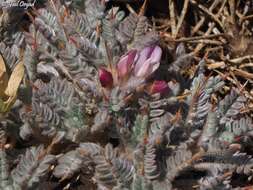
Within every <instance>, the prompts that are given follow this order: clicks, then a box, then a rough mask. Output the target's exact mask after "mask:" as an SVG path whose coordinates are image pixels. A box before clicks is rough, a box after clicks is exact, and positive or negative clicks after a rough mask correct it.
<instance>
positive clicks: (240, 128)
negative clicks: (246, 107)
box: [225, 116, 253, 136]
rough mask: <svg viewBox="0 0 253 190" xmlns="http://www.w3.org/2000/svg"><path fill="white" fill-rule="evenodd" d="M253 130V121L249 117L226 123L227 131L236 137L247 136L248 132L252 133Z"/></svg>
mask: <svg viewBox="0 0 253 190" xmlns="http://www.w3.org/2000/svg"><path fill="white" fill-rule="evenodd" d="M252 129H253V124H252V119H251V118H250V117H247V116H246V117H242V118H240V119H238V120H234V121H231V122H226V123H225V130H226V131H229V132H232V133H233V134H234V135H235V136H241V135H247V132H250V131H252Z"/></svg>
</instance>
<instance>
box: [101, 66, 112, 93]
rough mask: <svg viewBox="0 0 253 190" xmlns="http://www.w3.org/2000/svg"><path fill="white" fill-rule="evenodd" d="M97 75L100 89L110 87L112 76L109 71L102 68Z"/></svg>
mask: <svg viewBox="0 0 253 190" xmlns="http://www.w3.org/2000/svg"><path fill="white" fill-rule="evenodd" d="M98 75H99V80H100V83H101V86H102V87H105V88H108V87H109V88H110V87H112V85H113V78H112V74H111V73H110V72H109V71H107V70H106V69H104V68H101V69H99V71H98Z"/></svg>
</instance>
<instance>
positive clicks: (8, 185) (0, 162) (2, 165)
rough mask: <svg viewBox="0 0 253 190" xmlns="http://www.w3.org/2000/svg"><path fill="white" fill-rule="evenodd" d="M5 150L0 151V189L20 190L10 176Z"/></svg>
mask: <svg viewBox="0 0 253 190" xmlns="http://www.w3.org/2000/svg"><path fill="white" fill-rule="evenodd" d="M9 164H10V163H9V161H8V158H7V155H6V152H5V150H0V181H1V182H0V187H1V189H3V190H15V189H17V190H19V189H20V190H21V186H19V185H18V184H15V183H14V182H13V180H12V178H11V175H10V166H9Z"/></svg>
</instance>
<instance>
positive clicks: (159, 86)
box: [150, 80, 169, 94]
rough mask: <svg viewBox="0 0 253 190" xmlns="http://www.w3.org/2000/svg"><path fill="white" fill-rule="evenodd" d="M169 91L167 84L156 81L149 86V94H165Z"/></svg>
mask: <svg viewBox="0 0 253 190" xmlns="http://www.w3.org/2000/svg"><path fill="white" fill-rule="evenodd" d="M168 90H169V86H168V84H167V82H165V81H161V80H157V81H154V82H153V84H152V85H151V89H150V93H151V94H155V93H161V94H163V93H166V92H167V91H168Z"/></svg>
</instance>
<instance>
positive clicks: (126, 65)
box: [117, 50, 138, 78]
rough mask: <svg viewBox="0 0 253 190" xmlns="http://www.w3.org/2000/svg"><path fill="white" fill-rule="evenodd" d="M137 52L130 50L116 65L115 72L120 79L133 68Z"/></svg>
mask: <svg viewBox="0 0 253 190" xmlns="http://www.w3.org/2000/svg"><path fill="white" fill-rule="evenodd" d="M137 57H138V56H137V51H136V50H131V51H129V52H128V53H127V54H126V55H123V56H122V57H121V58H120V60H119V62H118V64H117V71H118V75H119V77H120V78H123V77H125V76H127V75H128V74H129V73H130V71H131V70H132V68H133V64H134V63H135V61H136V59H137Z"/></svg>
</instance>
